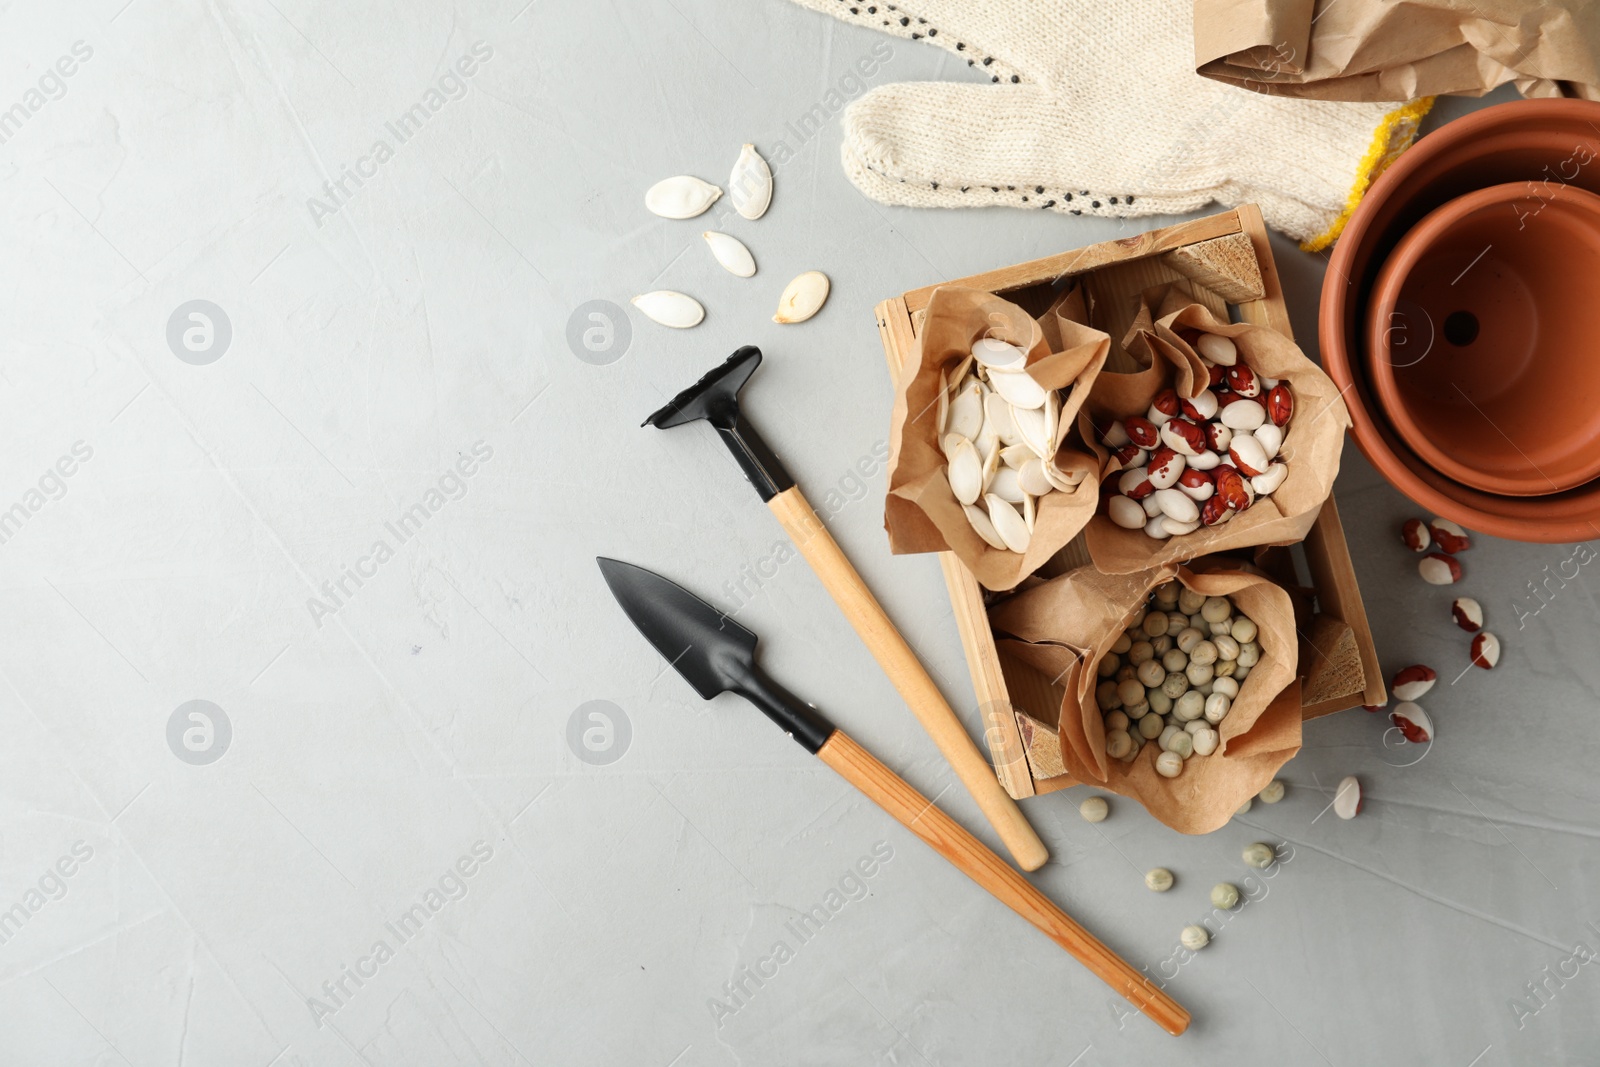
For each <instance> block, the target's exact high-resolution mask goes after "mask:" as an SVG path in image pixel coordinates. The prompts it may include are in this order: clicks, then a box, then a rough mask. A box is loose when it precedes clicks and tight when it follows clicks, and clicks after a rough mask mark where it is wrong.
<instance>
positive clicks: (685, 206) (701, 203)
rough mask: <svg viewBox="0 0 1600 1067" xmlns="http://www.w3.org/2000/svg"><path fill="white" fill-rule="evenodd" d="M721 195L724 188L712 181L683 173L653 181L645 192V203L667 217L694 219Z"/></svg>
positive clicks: (653, 212) (651, 209)
mask: <svg viewBox="0 0 1600 1067" xmlns="http://www.w3.org/2000/svg"><path fill="white" fill-rule="evenodd" d="M721 195H722V190H721V189H718V188H717V187H716V186H715V185H712V184H711V183H710V182H703V181H701V180H700V179H699V178H696V177H695V176H694V175H692V174H680V175H678V176H677V177H676V178H666V179H663V180H662V181H659V182H656V183H655V184H654V185H652V186H651V187H650V189H649V191H648V192H646V193H645V194H644V206H645V207H647V208H649V209H650V211H651V213H652V214H656V215H660V216H661V217H662V218H664V219H692V218H694V217H695V216H696V215H700V214H704V213H705V210H706V209H707V208H709V207H710V206H711V205H712V204H715V203H716V202H717V198H718V197H720V196H721Z"/></svg>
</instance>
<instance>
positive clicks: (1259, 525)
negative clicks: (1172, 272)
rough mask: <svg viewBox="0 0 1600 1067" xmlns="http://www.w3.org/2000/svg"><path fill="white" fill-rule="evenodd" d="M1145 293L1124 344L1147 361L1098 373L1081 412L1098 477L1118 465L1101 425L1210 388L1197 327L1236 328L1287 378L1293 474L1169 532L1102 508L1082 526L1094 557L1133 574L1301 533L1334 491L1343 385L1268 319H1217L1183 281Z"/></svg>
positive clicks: (1253, 363) (1260, 364)
mask: <svg viewBox="0 0 1600 1067" xmlns="http://www.w3.org/2000/svg"><path fill="white" fill-rule="evenodd" d="M1143 299H1144V307H1142V308H1141V309H1140V313H1139V317H1138V318H1137V319H1136V320H1135V322H1134V325H1133V327H1132V329H1131V330H1130V331H1129V334H1128V336H1127V337H1126V338H1125V339H1124V341H1123V346H1124V347H1125V348H1128V349H1129V350H1130V351H1131V352H1133V353H1134V355H1135V357H1136V358H1141V359H1143V360H1147V361H1148V363H1149V365H1148V366H1147V367H1146V368H1145V369H1144V370H1143V371H1140V372H1137V373H1134V374H1102V375H1100V377H1099V379H1098V380H1097V381H1096V383H1095V387H1094V389H1093V390H1092V391H1091V392H1090V394H1089V399H1088V402H1087V403H1085V404H1084V407H1083V412H1082V414H1081V415H1080V416H1079V420H1078V435H1079V437H1080V439H1081V440H1083V441H1084V442H1086V443H1087V445H1088V447H1089V448H1090V449H1091V451H1093V452H1094V453H1095V455H1096V456H1097V457H1099V458H1100V459H1101V478H1102V480H1103V481H1106V482H1112V481H1114V480H1115V477H1116V474H1117V473H1118V472H1120V470H1121V468H1122V465H1121V463H1119V462H1118V461H1117V459H1116V457H1115V456H1113V455H1111V453H1110V452H1109V451H1108V450H1107V449H1106V448H1105V446H1104V445H1102V444H1100V443H1099V434H1098V432H1097V431H1096V429H1095V428H1096V427H1099V428H1101V429H1104V428H1105V427H1107V426H1109V425H1110V424H1111V423H1112V422H1113V421H1115V420H1118V419H1124V418H1127V417H1128V416H1130V415H1143V414H1144V413H1145V412H1146V411H1148V410H1149V407H1150V401H1151V400H1153V399H1154V398H1155V395H1156V394H1157V393H1159V392H1160V391H1161V390H1162V389H1165V388H1174V389H1177V390H1178V393H1179V395H1180V396H1189V397H1192V396H1195V395H1197V394H1198V393H1200V392H1201V391H1202V390H1203V389H1205V388H1206V384H1207V374H1206V370H1205V365H1204V363H1203V362H1202V361H1201V359H1200V356H1199V355H1198V354H1197V353H1196V352H1195V350H1194V348H1193V347H1192V345H1191V344H1190V342H1191V341H1192V340H1193V339H1194V338H1195V337H1196V336H1198V335H1199V334H1200V333H1215V334H1221V335H1223V336H1224V337H1228V338H1231V339H1232V340H1233V343H1234V344H1235V345H1236V346H1238V349H1239V358H1240V361H1241V362H1243V363H1246V364H1248V365H1249V366H1250V368H1251V369H1252V370H1254V371H1255V372H1256V373H1257V374H1259V375H1262V376H1264V377H1268V378H1278V379H1280V380H1282V381H1283V382H1285V383H1287V384H1288V386H1289V389H1290V392H1292V393H1293V394H1294V415H1293V417H1292V418H1290V420H1289V425H1288V434H1287V435H1286V436H1285V438H1284V442H1283V449H1282V451H1281V452H1280V453H1279V456H1280V458H1282V459H1283V460H1284V462H1286V463H1287V464H1288V465H1289V474H1288V477H1287V478H1286V479H1285V480H1284V483H1283V484H1282V485H1281V486H1279V487H1278V490H1277V492H1275V493H1273V494H1272V495H1271V496H1268V497H1260V498H1258V499H1257V500H1256V502H1255V504H1253V505H1252V506H1251V507H1249V508H1248V509H1246V510H1245V511H1242V512H1239V513H1237V514H1235V515H1234V517H1233V518H1232V519H1230V520H1229V521H1227V522H1224V523H1220V524H1218V525H1216V526H1202V527H1200V528H1199V529H1198V530H1196V531H1194V532H1193V533H1190V534H1183V535H1182V536H1179V537H1169V538H1167V539H1166V540H1164V541H1161V540H1157V539H1155V538H1153V537H1150V536H1149V535H1147V534H1146V533H1145V532H1144V531H1143V530H1127V529H1124V528H1122V527H1121V526H1118V525H1117V524H1116V523H1114V522H1112V521H1111V519H1110V518H1109V517H1107V516H1106V515H1105V514H1104V512H1103V511H1101V512H1099V513H1097V514H1096V515H1095V516H1094V518H1093V519H1091V520H1090V521H1089V524H1088V525H1087V526H1086V527H1085V529H1084V539H1085V543H1086V545H1087V547H1088V549H1089V556H1090V558H1091V559H1093V560H1094V564H1095V566H1096V567H1098V568H1099V569H1100V570H1102V571H1105V572H1107V573H1109V574H1129V573H1133V572H1136V571H1143V570H1147V569H1149V568H1151V567H1156V566H1160V565H1162V564H1167V563H1178V562H1182V561H1183V560H1187V559H1194V558H1195V557H1197V556H1203V555H1206V554H1207V553H1211V552H1222V551H1225V550H1227V549H1232V548H1246V547H1250V546H1255V545H1288V544H1294V543H1295V542H1297V541H1301V540H1304V539H1305V535H1306V532H1307V531H1308V530H1310V529H1311V525H1312V523H1314V522H1316V520H1317V514H1318V513H1319V512H1320V511H1321V510H1322V504H1323V502H1324V501H1326V500H1327V499H1328V494H1329V493H1331V492H1332V491H1333V480H1334V478H1335V477H1336V476H1337V475H1338V473H1339V453H1340V450H1341V449H1342V448H1343V446H1344V433H1345V430H1346V429H1347V428H1348V427H1349V425H1350V415H1349V412H1348V411H1346V409H1345V406H1344V400H1343V399H1342V398H1341V397H1340V395H1339V389H1338V387H1337V386H1335V385H1334V384H1333V380H1332V379H1330V378H1329V377H1328V376H1327V375H1326V374H1324V373H1323V372H1322V369H1321V368H1320V367H1318V366H1317V365H1316V364H1315V363H1312V362H1311V360H1309V359H1307V358H1306V355H1305V353H1303V352H1301V351H1300V349H1299V347H1298V346H1296V345H1295V343H1294V342H1293V341H1291V340H1289V339H1288V338H1287V337H1285V336H1283V334H1281V333H1279V332H1278V331H1276V330H1273V329H1269V328H1268V327H1266V326H1253V325H1251V324H1249V323H1244V322H1239V323H1230V322H1223V321H1220V320H1218V319H1217V318H1215V317H1214V316H1213V315H1212V314H1211V312H1210V311H1209V310H1207V309H1206V307H1205V306H1204V305H1202V304H1196V303H1192V302H1191V299H1190V296H1189V294H1188V292H1187V291H1186V290H1185V289H1183V288H1181V287H1179V286H1175V285H1174V286H1162V287H1158V288H1156V289H1154V290H1151V291H1150V292H1147V293H1146V294H1144V298H1143ZM1152 308H1153V309H1154V310H1152Z"/></svg>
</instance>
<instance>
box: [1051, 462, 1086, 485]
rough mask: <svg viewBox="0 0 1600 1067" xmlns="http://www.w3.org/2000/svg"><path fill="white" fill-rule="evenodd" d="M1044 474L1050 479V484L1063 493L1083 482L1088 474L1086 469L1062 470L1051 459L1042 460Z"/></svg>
mask: <svg viewBox="0 0 1600 1067" xmlns="http://www.w3.org/2000/svg"><path fill="white" fill-rule="evenodd" d="M1044 476H1045V477H1046V478H1048V479H1050V484H1051V485H1053V486H1055V487H1056V488H1057V489H1059V490H1061V491H1062V492H1063V493H1070V492H1072V490H1074V489H1076V488H1077V487H1078V486H1079V485H1081V484H1082V483H1083V480H1084V479H1085V478H1087V477H1088V476H1089V474H1088V472H1087V471H1064V470H1062V469H1061V468H1060V467H1058V466H1056V465H1055V463H1054V462H1052V461H1051V460H1048V459H1047V460H1045V461H1044Z"/></svg>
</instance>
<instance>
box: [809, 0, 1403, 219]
mask: <svg viewBox="0 0 1600 1067" xmlns="http://www.w3.org/2000/svg"><path fill="white" fill-rule="evenodd" d="M795 2H796V3H799V4H801V5H802V6H804V7H808V8H812V9H813V10H816V11H823V12H826V13H828V14H831V15H834V16H837V17H838V18H841V19H843V20H845V21H846V22H851V23H855V24H857V25H862V26H871V27H874V28H877V29H880V30H884V31H887V32H889V33H893V34H895V35H896V36H900V37H906V38H909V39H911V40H924V39H925V40H928V41H930V42H933V43H934V44H938V45H941V46H943V47H945V48H947V49H949V50H950V51H952V52H955V53H956V54H957V55H960V56H962V57H964V58H965V59H966V60H967V62H968V65H970V66H973V67H976V68H978V69H980V70H982V71H984V72H985V73H987V74H988V75H989V76H990V81H991V82H993V83H995V84H992V85H968V84H955V83H948V82H918V83H903V84H898V85H886V86H883V87H881V88H878V89H874V90H873V91H872V92H870V93H868V94H867V95H866V96H864V97H862V98H861V99H860V100H858V101H856V102H855V103H854V104H852V105H851V106H850V107H849V109H848V110H847V111H846V112H845V117H844V147H843V151H842V155H843V160H844V167H845V172H846V173H847V174H848V175H849V176H850V180H851V181H852V182H854V183H855V185H856V187H857V188H859V189H860V190H861V191H862V192H863V193H865V194H867V195H868V196H869V197H871V198H872V199H874V200H877V201H880V202H882V203H885V204H905V205H910V206H914V207H974V206H987V205H1006V206H1011V207H1039V208H1047V209H1050V210H1054V211H1064V212H1070V213H1071V214H1074V215H1084V214H1088V215H1109V216H1119V217H1127V216H1135V215H1155V214H1177V213H1181V212H1187V211H1194V210H1196V209H1198V208H1200V207H1203V206H1205V205H1206V204H1208V203H1211V202H1213V201H1217V202H1220V203H1223V204H1237V203H1241V202H1245V201H1253V202H1255V203H1257V204H1259V205H1260V206H1261V210H1262V213H1263V214H1264V215H1265V216H1266V219H1267V222H1268V223H1269V224H1271V225H1272V226H1274V227H1275V228H1277V229H1279V230H1282V231H1283V232H1284V233H1287V234H1289V235H1291V236H1293V237H1296V238H1298V239H1300V240H1302V241H1304V242H1307V243H1308V245H1315V246H1316V247H1321V246H1322V245H1323V244H1326V243H1328V242H1330V241H1331V240H1332V239H1333V237H1334V236H1336V235H1337V233H1338V230H1339V229H1342V228H1343V221H1344V218H1345V217H1346V216H1347V214H1348V212H1349V211H1350V210H1353V209H1354V207H1355V204H1356V202H1357V201H1358V200H1359V199H1360V196H1361V193H1362V192H1363V191H1364V190H1365V189H1366V186H1367V184H1368V183H1370V181H1371V180H1372V178H1373V177H1375V176H1376V175H1377V173H1378V172H1379V171H1380V170H1381V169H1382V166H1383V165H1384V164H1385V163H1387V162H1388V161H1389V160H1390V159H1392V158H1393V157H1394V155H1395V154H1397V153H1398V152H1399V151H1400V150H1401V149H1403V148H1405V147H1406V145H1408V144H1410V142H1411V139H1412V138H1413V137H1414V136H1415V134H1416V126H1417V122H1418V121H1419V120H1420V118H1421V116H1422V114H1423V113H1425V112H1426V110H1427V102H1425V101H1424V102H1418V103H1415V104H1411V105H1407V106H1406V107H1402V108H1399V109H1397V110H1391V108H1392V105H1387V104H1380V103H1342V102H1340V103H1336V102H1329V101H1320V100H1289V99H1282V98H1278V97H1269V96H1261V95H1257V94H1254V93H1249V92H1245V91H1242V90H1239V89H1236V88H1233V87H1230V86H1226V85H1222V84H1219V83H1217V82H1215V81H1212V80H1210V79H1207V78H1202V77H1200V76H1199V75H1197V74H1196V73H1195V72H1194V67H1193V56H1192V54H1191V53H1192V40H1191V33H1190V30H1191V27H1190V17H1191V11H1192V0H984V2H983V3H974V2H971V0H911V2H910V3H905V2H900V3H896V4H884V3H876V4H874V3H871V2H870V0H868V2H862V0H795Z"/></svg>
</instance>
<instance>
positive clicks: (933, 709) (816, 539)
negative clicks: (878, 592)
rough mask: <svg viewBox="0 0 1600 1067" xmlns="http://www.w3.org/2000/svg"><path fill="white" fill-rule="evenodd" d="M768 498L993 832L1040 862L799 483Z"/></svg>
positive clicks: (1033, 837)
mask: <svg viewBox="0 0 1600 1067" xmlns="http://www.w3.org/2000/svg"><path fill="white" fill-rule="evenodd" d="M767 506H768V507H769V508H771V509H772V513H773V514H774V515H776V516H777V517H778V521H779V522H780V523H782V524H783V528H784V530H785V531H787V532H788V534H789V538H790V539H791V540H792V541H794V543H795V547H796V548H798V549H799V550H800V554H801V555H802V556H804V557H805V559H806V562H807V563H809V564H810V565H811V569H812V570H813V571H815V572H816V573H817V577H819V578H821V579H822V584H823V585H824V586H825V587H826V588H827V590H828V592H829V594H830V595H832V597H833V599H834V602H835V603H836V604H838V605H839V610H840V611H843V612H844V617H845V618H846V619H848V620H849V621H850V625H851V626H853V627H855V631H856V633H857V634H858V635H859V636H860V637H861V641H862V643H863V644H865V645H866V646H867V649H868V651H870V652H871V653H872V656H873V658H874V659H876V660H877V661H878V666H880V667H882V668H883V673H885V674H887V675H888V676H889V681H891V682H893V683H894V687H895V689H897V690H899V692H900V696H901V699H903V700H904V701H905V702H906V703H907V704H909V705H910V706H911V710H912V712H913V713H914V714H915V715H916V717H917V719H918V720H919V721H920V722H921V723H922V728H923V729H924V730H926V731H928V736H930V737H932V738H933V743H934V744H935V745H937V746H939V751H940V752H942V753H944V758H945V759H946V760H947V761H949V763H950V766H951V768H952V769H954V770H955V772H956V777H958V778H960V779H961V784H962V785H964V786H966V788H967V792H969V793H971V794H972V798H973V799H974V800H976V801H977V802H978V807H979V808H980V809H981V810H982V811H983V814H984V817H985V818H987V819H988V820H989V825H991V826H993V827H994V829H995V833H997V834H999V835H1000V840H1001V841H1003V842H1004V843H1005V846H1006V849H1007V851H1009V852H1010V853H1011V856H1012V858H1013V859H1014V860H1016V862H1017V865H1018V866H1020V867H1021V868H1022V869H1023V870H1025V871H1036V870H1038V869H1039V868H1040V867H1042V866H1044V863H1045V860H1047V859H1049V858H1050V853H1049V851H1048V850H1046V849H1045V847H1044V842H1043V841H1041V840H1039V835H1038V834H1036V833H1034V831H1033V827H1032V826H1029V825H1028V820H1027V819H1025V818H1023V815H1022V811H1021V809H1019V808H1018V807H1017V802H1016V801H1014V800H1012V799H1011V797H1010V796H1009V795H1007V793H1006V791H1005V789H1004V788H1003V787H1002V786H1001V785H1000V780H999V779H998V778H996V777H995V773H994V768H992V767H990V766H989V761H988V760H987V759H985V758H984V756H983V753H981V752H979V751H978V746H977V745H975V744H973V741H972V737H971V736H970V735H969V734H968V733H967V729H966V727H964V726H962V725H961V720H960V719H958V718H956V713H955V712H954V711H953V710H951V708H950V705H949V704H948V703H947V702H946V701H945V699H944V694H943V693H941V692H940V691H939V687H938V686H937V685H935V684H934V682H933V679H932V678H930V677H928V671H927V669H926V668H925V667H923V665H922V662H921V661H920V660H918V659H917V654H916V653H915V652H913V651H912V650H911V646H910V645H908V644H906V640H905V638H903V637H901V636H900V631H899V630H897V629H896V628H895V625H894V623H893V622H891V621H890V619H889V616H888V615H886V614H885V613H884V610H883V608H882V606H881V605H879V603H878V601H877V599H876V598H875V597H873V595H872V593H871V591H870V590H868V589H867V586H866V583H865V582H863V581H862V580H861V576H860V575H859V574H857V573H856V569H855V568H854V567H853V566H851V565H850V561H849V560H848V559H847V558H845V554H844V552H842V551H841V550H840V548H839V546H838V544H837V543H836V542H835V541H834V539H833V535H832V534H830V533H829V532H828V530H827V528H826V527H824V526H823V525H822V520H820V519H818V518H817V514H816V512H814V511H812V510H811V505H810V504H809V503H807V502H806V498H805V497H804V496H803V495H802V494H801V492H800V489H799V487H797V486H791V487H790V488H788V489H785V490H784V491H783V492H781V493H779V494H777V495H776V496H774V497H773V498H772V499H771V500H769V501H767Z"/></svg>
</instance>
